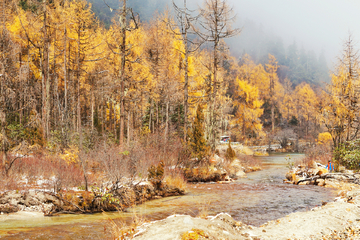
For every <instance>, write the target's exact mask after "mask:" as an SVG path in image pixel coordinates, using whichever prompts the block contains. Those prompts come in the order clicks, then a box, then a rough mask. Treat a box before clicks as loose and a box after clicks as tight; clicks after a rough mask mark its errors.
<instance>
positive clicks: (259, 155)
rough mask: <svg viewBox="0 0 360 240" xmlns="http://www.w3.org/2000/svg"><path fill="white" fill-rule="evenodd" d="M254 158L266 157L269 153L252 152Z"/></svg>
mask: <svg viewBox="0 0 360 240" xmlns="http://www.w3.org/2000/svg"><path fill="white" fill-rule="evenodd" d="M254 156H258V157H266V156H269V153H268V152H254Z"/></svg>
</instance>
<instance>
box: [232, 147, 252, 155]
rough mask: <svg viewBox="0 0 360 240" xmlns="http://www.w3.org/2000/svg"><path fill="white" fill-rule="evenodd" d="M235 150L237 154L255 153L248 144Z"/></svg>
mask: <svg viewBox="0 0 360 240" xmlns="http://www.w3.org/2000/svg"><path fill="white" fill-rule="evenodd" d="M235 151H236V154H237V155H248V156H251V155H253V154H254V152H253V151H252V150H251V149H250V148H248V147H246V146H243V147H242V149H240V150H239V149H235Z"/></svg>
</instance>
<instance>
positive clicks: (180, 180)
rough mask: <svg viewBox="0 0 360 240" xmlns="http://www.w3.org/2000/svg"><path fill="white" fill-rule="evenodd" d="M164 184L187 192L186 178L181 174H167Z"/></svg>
mask: <svg viewBox="0 0 360 240" xmlns="http://www.w3.org/2000/svg"><path fill="white" fill-rule="evenodd" d="M164 182H165V183H166V184H167V185H169V186H171V187H175V188H178V189H183V190H186V181H185V179H184V176H183V175H182V174H180V173H179V172H172V173H171V174H167V176H166V177H165V179H164Z"/></svg>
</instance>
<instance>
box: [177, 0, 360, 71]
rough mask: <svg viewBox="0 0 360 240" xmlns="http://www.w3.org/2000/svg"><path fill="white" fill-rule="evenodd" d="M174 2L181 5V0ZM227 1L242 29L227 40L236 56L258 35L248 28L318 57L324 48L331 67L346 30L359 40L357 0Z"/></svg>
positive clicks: (358, 3) (197, 3) (339, 49)
mask: <svg viewBox="0 0 360 240" xmlns="http://www.w3.org/2000/svg"><path fill="white" fill-rule="evenodd" d="M176 2H177V3H178V4H179V5H181V3H182V2H183V1H182V0H177V1H176ZM201 2H202V1H200V0H198V1H189V0H188V3H189V4H190V5H191V7H192V8H196V7H197V6H201ZM228 3H229V5H231V6H233V9H234V14H236V16H237V20H236V26H237V27H241V28H242V29H243V34H240V36H237V37H236V39H233V40H230V41H229V43H230V44H231V51H232V52H233V53H235V55H239V54H241V52H242V50H243V48H244V46H241V45H240V43H244V42H252V41H256V40H257V39H247V40H246V39H244V38H249V37H250V35H252V36H253V37H255V36H258V34H252V30H254V29H249V28H257V30H256V31H263V34H264V35H266V37H270V38H273V39H274V41H278V40H279V39H280V40H282V41H283V43H284V47H285V48H287V46H289V45H290V44H292V43H294V42H296V43H297V46H298V48H299V49H301V48H302V47H303V48H304V49H305V50H306V51H311V50H313V51H314V52H315V53H316V55H318V56H319V54H320V53H321V51H324V54H325V57H326V59H327V62H328V66H329V67H330V68H331V67H332V65H333V63H334V62H336V57H337V56H339V54H340V53H341V49H342V44H343V42H344V40H345V39H346V38H347V37H348V36H349V32H351V33H352V35H353V37H354V39H355V40H356V42H358V40H360V32H359V31H360V1H358V0H342V1H340V0H271V1H270V0H228ZM259 29H260V30H259ZM250 38H251V37H250ZM276 39H277V40H276ZM237 43H238V44H237ZM259 47H261V46H259ZM245 48H246V47H245Z"/></svg>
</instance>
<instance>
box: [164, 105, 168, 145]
mask: <svg viewBox="0 0 360 240" xmlns="http://www.w3.org/2000/svg"><path fill="white" fill-rule="evenodd" d="M168 134H169V101H167V102H166V122H165V134H164V140H165V142H166V140H167V137H168Z"/></svg>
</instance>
